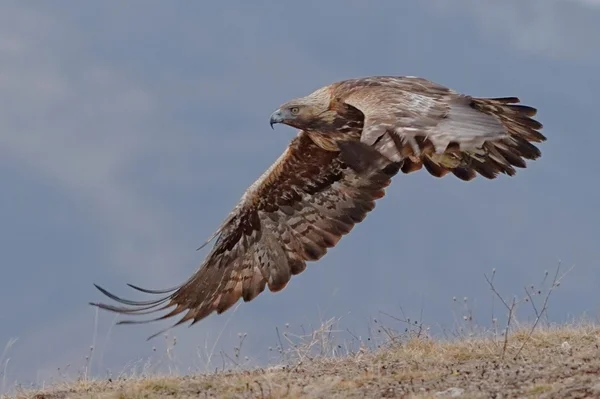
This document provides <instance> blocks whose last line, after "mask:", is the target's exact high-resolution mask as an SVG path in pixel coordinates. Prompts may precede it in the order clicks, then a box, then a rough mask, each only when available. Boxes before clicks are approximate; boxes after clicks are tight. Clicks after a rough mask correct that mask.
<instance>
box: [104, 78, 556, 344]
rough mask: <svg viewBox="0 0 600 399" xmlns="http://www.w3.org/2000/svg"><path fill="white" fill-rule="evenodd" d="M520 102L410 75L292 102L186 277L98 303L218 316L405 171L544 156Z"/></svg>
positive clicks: (530, 112) (494, 169)
mask: <svg viewBox="0 0 600 399" xmlns="http://www.w3.org/2000/svg"><path fill="white" fill-rule="evenodd" d="M518 103H519V99H518V98H516V97H503V98H476V97H471V96H468V95H464V94H460V93H457V92H455V91H453V90H451V89H449V88H447V87H444V86H441V85H439V84H436V83H433V82H431V81H429V80H426V79H423V78H418V77H411V76H403V77H402V76H400V77H395V76H373V77H365V78H357V79H348V80H344V81H340V82H336V83H333V84H331V85H328V86H325V87H323V88H320V89H318V90H316V91H314V92H313V93H311V94H309V95H308V96H306V97H302V98H298V99H295V100H292V101H289V102H287V103H285V104H283V105H282V106H280V107H279V109H277V110H276V111H275V112H273V114H272V115H271V119H270V123H271V126H273V125H274V124H276V123H283V124H287V125H289V126H293V127H295V128H298V129H300V131H299V132H298V135H297V136H296V137H295V138H294V139H293V140H292V141H291V143H290V144H289V146H288V147H287V148H286V149H285V151H284V152H283V154H282V155H281V156H280V157H279V159H277V160H276V161H275V163H274V164H273V165H272V166H271V167H270V168H269V169H268V170H267V171H266V172H265V173H264V174H263V175H262V176H261V177H260V178H259V179H258V180H257V181H256V182H254V183H253V184H252V185H251V186H250V187H249V188H248V189H247V190H246V192H245V193H244V195H243V196H242V198H241V200H240V201H239V203H238V204H237V205H236V206H235V208H234V209H233V211H232V212H231V213H230V214H229V215H228V217H227V218H226V219H225V221H224V222H223V223H222V225H221V226H220V227H219V229H218V230H217V231H216V232H215V234H214V235H213V236H212V237H211V238H210V239H209V240H208V241H207V243H205V244H204V245H206V244H208V243H209V242H211V241H212V240H213V239H214V238H216V242H215V244H214V246H213V248H212V249H211V251H210V253H209V254H208V255H207V257H206V259H205V260H204V262H203V263H202V264H201V266H200V268H199V269H198V270H197V271H196V272H195V273H194V274H193V275H192V276H191V277H190V278H189V280H187V281H186V282H184V283H183V284H182V285H180V286H178V287H175V288H172V289H168V290H148V289H143V288H140V287H137V286H134V285H131V284H130V285H129V286H130V287H132V288H134V289H136V290H138V291H141V292H144V293H146V294H155V295H160V297H159V298H158V299H151V300H147V301H132V300H127V299H122V298H119V297H117V296H115V295H113V294H111V293H110V292H108V291H106V290H105V289H103V288H101V287H99V286H97V285H96V287H97V288H98V289H99V290H100V291H101V292H102V293H103V294H105V295H106V296H108V297H109V298H110V299H112V300H114V301H116V302H119V303H120V304H121V305H118V306H115V305H108V304H103V303H92V305H94V306H98V307H100V308H102V309H106V310H109V311H113V312H117V313H121V314H127V315H136V316H137V315H143V314H150V313H154V312H158V311H162V310H167V309H169V308H172V309H171V310H170V311H169V312H167V313H166V314H164V315H162V316H159V317H157V318H152V319H149V320H124V321H121V322H120V324H132V323H146V322H151V321H156V320H162V319H167V318H170V317H173V316H175V315H178V314H181V313H183V316H182V317H181V318H180V319H179V320H178V321H177V322H176V323H175V324H174V325H173V326H172V327H174V326H176V325H179V324H182V323H184V322H186V321H191V324H194V323H196V322H198V321H199V320H201V319H203V318H205V317H206V316H208V315H209V314H211V313H212V312H215V311H216V312H217V313H222V312H224V311H226V310H227V309H229V308H230V307H231V306H233V305H234V304H235V303H236V302H237V301H238V300H239V299H240V298H243V300H244V301H250V300H252V299H253V298H255V297H256V296H257V295H258V294H260V293H261V292H262V291H263V290H264V289H265V286H268V287H269V290H270V291H272V292H277V291H280V290H282V289H283V288H284V287H285V286H286V285H287V284H288V282H289V281H290V279H291V277H292V276H293V275H295V274H298V273H301V272H302V271H304V269H305V268H306V262H307V261H315V260H318V259H320V258H322V257H323V256H324V255H325V254H326V252H327V249H328V248H331V247H333V246H335V245H336V244H337V242H338V241H339V240H340V238H341V237H342V236H343V235H345V234H348V233H349V232H350V231H351V230H352V228H353V226H354V225H355V224H357V223H360V222H361V221H362V220H363V219H364V218H365V217H366V215H367V213H368V212H369V211H371V210H373V208H374V207H375V201H376V200H377V199H379V198H381V197H383V196H384V194H385V188H386V187H387V186H388V185H389V184H390V182H391V178H392V177H393V176H395V175H396V174H397V173H398V172H399V171H400V170H401V171H402V172H404V173H410V172H413V171H416V170H419V169H421V167H422V166H425V168H426V169H427V171H428V172H429V173H431V174H432V175H433V176H436V177H442V176H444V175H446V174H447V173H449V172H452V173H453V174H454V175H455V176H457V177H458V178H460V179H462V180H467V181H468V180H471V179H473V178H474V177H476V175H477V174H480V175H481V176H483V177H485V178H488V179H493V178H495V177H496V176H497V175H498V174H499V173H503V174H507V175H509V176H512V175H514V174H515V173H516V169H515V168H525V167H526V163H525V160H534V159H537V158H538V157H539V156H540V155H541V153H540V151H539V149H538V148H537V147H536V146H535V145H534V144H532V143H537V142H542V141H544V140H545V139H546V138H545V137H544V136H543V135H542V134H541V133H540V132H539V130H540V129H541V128H542V125H541V124H540V123H539V122H538V121H536V120H535V119H533V118H532V117H533V116H534V115H535V114H536V109H535V108H532V107H529V106H526V105H521V104H518ZM169 328H170V327H169ZM163 331H164V330H163ZM156 335H157V334H155V335H153V336H152V337H154V336H156ZM152 337H150V338H152ZM150 338H149V339H150Z"/></svg>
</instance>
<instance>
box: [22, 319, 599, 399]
mask: <svg viewBox="0 0 600 399" xmlns="http://www.w3.org/2000/svg"><path fill="white" fill-rule="evenodd" d="M523 343H525V345H524V346H523ZM503 346H504V340H503V339H500V340H493V339H487V338H477V339H473V338H462V339H457V340H452V341H435V340H431V339H422V338H421V339H412V340H409V341H407V342H403V343H400V344H398V343H396V344H390V345H388V346H387V347H386V348H385V349H379V350H377V351H374V352H368V351H364V352H359V353H357V354H354V355H352V356H348V357H345V358H338V359H328V358H319V359H313V360H310V361H304V362H300V363H297V364H294V365H290V366H282V367H271V368H267V369H257V370H252V371H247V372H227V373H226V372H222V373H216V374H210V375H189V376H184V377H159V376H157V377H154V378H148V377H146V378H137V379H123V380H116V381H79V382H74V383H72V384H70V385H68V384H66V383H65V384H63V385H62V386H55V387H53V388H51V389H49V390H46V391H43V392H42V391H39V392H32V391H28V392H20V393H18V394H17V395H16V398H19V399H20V398H36V399H64V398H73V399H83V398H97V399H112V398H118V399H135V398H178V399H183V398H213V397H219V398H300V397H310V398H363V397H368V398H371V397H376V398H381V397H390V398H440V397H461V398H594V397H598V398H600V327H595V326H585V327H561V328H554V329H550V328H546V329H543V330H538V331H537V332H535V333H534V334H533V335H531V336H530V335H529V333H528V331H526V330H523V331H521V332H516V333H515V334H513V335H511V336H510V339H509V340H508V345H507V348H506V351H504V356H502V353H503ZM522 346H523V349H522V350H521V351H520V353H519V349H520V348H521V347H522Z"/></svg>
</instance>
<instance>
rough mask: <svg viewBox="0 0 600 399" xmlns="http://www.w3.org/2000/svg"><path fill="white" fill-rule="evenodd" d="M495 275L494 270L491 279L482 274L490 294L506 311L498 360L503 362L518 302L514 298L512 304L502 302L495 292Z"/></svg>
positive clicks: (502, 299) (498, 294) (500, 296)
mask: <svg viewBox="0 0 600 399" xmlns="http://www.w3.org/2000/svg"><path fill="white" fill-rule="evenodd" d="M495 275H496V270H495V269H494V270H493V271H492V278H491V279H490V278H488V276H487V275H486V274H484V275H483V276H484V277H485V281H487V283H488V284H489V286H490V289H491V290H492V292H493V293H494V294H495V295H496V296H497V297H498V299H500V301H501V302H502V304H503V305H504V307H505V308H506V309H507V310H508V320H507V322H506V328H505V329H504V343H503V345H502V354H501V356H500V359H501V360H504V356H505V354H506V348H507V347H508V333H509V331H510V326H511V322H512V319H513V313H514V310H515V307H516V306H517V304H518V302H517V298H516V297H513V300H512V303H511V304H510V305H509V304H508V303H507V302H506V301H505V300H504V298H503V297H502V295H500V293H499V292H498V290H496V287H495V286H494V276H495Z"/></svg>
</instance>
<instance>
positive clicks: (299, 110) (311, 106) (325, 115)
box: [270, 88, 336, 131]
mask: <svg viewBox="0 0 600 399" xmlns="http://www.w3.org/2000/svg"><path fill="white" fill-rule="evenodd" d="M331 103H332V102H331V95H330V90H328V89H327V88H323V89H320V90H317V91H315V92H313V93H311V94H309V95H308V96H306V97H301V98H296V99H294V100H291V101H288V102H286V103H285V104H282V105H281V106H280V107H279V108H278V109H277V110H275V112H273V113H272V114H271V119H270V124H271V128H273V125H275V124H277V123H282V124H284V125H288V126H292V127H295V128H297V129H302V130H308V131H310V130H323V131H326V130H327V129H326V126H327V125H328V124H331V123H332V122H333V119H334V118H335V115H336V111H335V110H334V109H332V107H331Z"/></svg>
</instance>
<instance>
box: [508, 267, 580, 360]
mask: <svg viewBox="0 0 600 399" xmlns="http://www.w3.org/2000/svg"><path fill="white" fill-rule="evenodd" d="M573 267H575V266H571V268H570V269H569V270H567V271H566V272H565V273H564V274H562V275H561V276H560V277H559V273H560V263H559V264H558V266H557V267H556V273H554V279H553V280H552V285H551V286H550V288H549V289H548V293H547V294H546V297H545V298H544V304H543V306H542V310H540V312H539V313H538V312H537V310H536V318H535V322H534V323H533V325H532V326H531V329H530V330H529V333H528V334H527V336H526V337H525V340H524V341H523V343H522V344H521V346H520V347H519V350H518V351H517V353H516V354H515V357H518V356H519V355H520V354H521V351H523V348H524V347H525V345H526V344H527V342H528V341H529V340H530V339H531V336H532V335H533V332H534V331H535V328H536V327H537V325H538V323H539V321H540V319H541V317H542V315H543V314H544V313H546V311H547V309H548V300H549V299H550V295H552V292H553V291H554V289H555V288H557V287H558V286H559V285H560V280H561V279H562V278H563V277H564V276H566V275H567V273H569V272H570V271H571V270H573ZM525 291H526V292H527V289H525ZM527 295H529V293H527ZM531 303H532V305H533V300H532V301H531ZM534 309H535V306H534Z"/></svg>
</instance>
